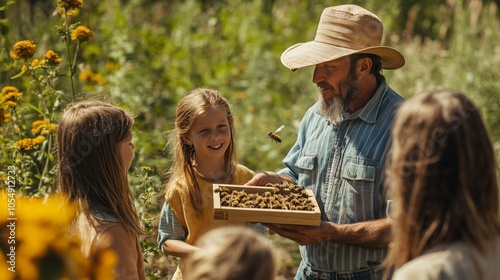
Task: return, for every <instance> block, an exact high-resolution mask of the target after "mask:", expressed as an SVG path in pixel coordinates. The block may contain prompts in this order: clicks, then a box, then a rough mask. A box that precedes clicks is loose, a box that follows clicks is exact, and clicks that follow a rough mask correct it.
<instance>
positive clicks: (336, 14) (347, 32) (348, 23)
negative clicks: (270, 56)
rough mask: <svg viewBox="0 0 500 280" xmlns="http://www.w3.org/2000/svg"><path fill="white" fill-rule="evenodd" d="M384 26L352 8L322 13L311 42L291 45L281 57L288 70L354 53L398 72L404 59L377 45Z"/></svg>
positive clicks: (334, 7)
mask: <svg viewBox="0 0 500 280" xmlns="http://www.w3.org/2000/svg"><path fill="white" fill-rule="evenodd" d="M383 32H384V26H383V24H382V21H381V20H380V19H379V18H378V17H377V16H376V15H375V14H373V13H372V12H370V11H367V10H365V9H363V8H361V7H359V6H356V5H340V6H333V7H328V8H326V9H324V10H323V13H322V14H321V18H320V20H319V24H318V29H317V31H316V37H315V38H314V41H311V42H306V43H299V44H295V45H293V46H291V47H289V48H288V49H286V50H285V51H284V52H283V54H282V55H281V62H282V63H283V65H285V66H286V67H288V68H290V70H292V71H294V70H296V69H299V68H303V67H307V66H312V65H317V64H320V63H323V62H327V61H332V60H335V59H338V58H341V57H344V56H348V55H351V54H355V53H368V54H375V55H378V56H379V57H380V60H381V63H382V68H384V69H398V68H401V67H402V66H403V65H404V64H405V58H404V56H403V54H401V53H400V52H399V51H398V50H396V49H394V48H391V47H387V46H381V43H382V34H383Z"/></svg>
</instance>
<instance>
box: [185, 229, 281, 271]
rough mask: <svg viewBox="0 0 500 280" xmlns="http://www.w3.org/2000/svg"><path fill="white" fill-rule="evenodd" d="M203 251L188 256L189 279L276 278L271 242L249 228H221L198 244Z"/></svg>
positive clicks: (212, 231)
mask: <svg viewBox="0 0 500 280" xmlns="http://www.w3.org/2000/svg"><path fill="white" fill-rule="evenodd" d="M195 245H196V246H197V247H199V248H200V250H197V251H195V252H193V254H191V255H190V256H189V257H188V258H187V259H186V267H188V268H189V269H188V270H187V271H186V272H185V275H184V279H186V280H273V279H274V274H275V260H274V256H273V251H272V248H271V245H270V241H269V240H267V239H266V238H265V237H264V236H262V235H260V234H255V231H254V230H252V229H249V228H245V227H227V228H217V229H214V230H211V231H209V232H208V233H206V234H204V235H203V236H202V237H201V238H200V239H198V241H197V242H196V243H195Z"/></svg>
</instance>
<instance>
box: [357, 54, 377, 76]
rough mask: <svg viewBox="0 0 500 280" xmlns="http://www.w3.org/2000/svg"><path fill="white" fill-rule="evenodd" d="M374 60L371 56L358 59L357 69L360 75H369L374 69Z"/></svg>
mask: <svg viewBox="0 0 500 280" xmlns="http://www.w3.org/2000/svg"><path fill="white" fill-rule="evenodd" d="M372 63H373V62H372V60H371V59H370V58H369V57H363V58H360V59H359V60H358V63H357V65H356V70H357V72H358V75H360V76H361V75H368V74H370V71H371V70H372Z"/></svg>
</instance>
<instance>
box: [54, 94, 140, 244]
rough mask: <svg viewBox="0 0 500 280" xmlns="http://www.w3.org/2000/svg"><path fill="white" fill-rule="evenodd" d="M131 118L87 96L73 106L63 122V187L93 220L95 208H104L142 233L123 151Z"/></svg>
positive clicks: (60, 166) (60, 139) (60, 138)
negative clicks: (125, 169)
mask: <svg viewBox="0 0 500 280" xmlns="http://www.w3.org/2000/svg"><path fill="white" fill-rule="evenodd" d="M133 122H134V121H133V118H132V117H131V116H130V115H128V114H127V113H126V112H125V111H124V110H122V109H120V108H118V107H115V106H113V105H111V104H109V103H105V102H101V101H83V102H80V103H76V104H74V105H72V106H70V107H69V108H68V109H67V110H66V111H65V112H64V114H63V115H62V117H61V120H60V122H59V130H58V137H57V144H58V153H57V154H58V169H59V170H58V171H59V188H60V190H61V193H62V194H63V195H65V196H66V197H67V199H68V200H69V201H70V202H72V203H76V204H77V205H78V206H79V207H78V208H79V211H80V212H81V213H84V214H85V215H86V216H87V218H88V219H89V221H92V219H91V215H92V214H91V212H92V211H99V212H104V213H108V214H112V215H114V216H115V217H116V218H118V219H119V220H120V221H121V222H123V224H124V225H125V227H126V228H127V229H128V230H130V231H131V232H135V233H137V234H141V233H142V232H143V231H142V230H141V228H140V226H139V218H138V216H137V212H136V209H135V205H134V198H133V197H132V193H131V191H130V188H129V184H128V180H127V174H126V172H124V167H123V164H122V159H121V156H120V150H119V144H120V143H121V142H122V141H123V140H125V138H126V137H128V136H129V135H130V133H131V127H132V124H133Z"/></svg>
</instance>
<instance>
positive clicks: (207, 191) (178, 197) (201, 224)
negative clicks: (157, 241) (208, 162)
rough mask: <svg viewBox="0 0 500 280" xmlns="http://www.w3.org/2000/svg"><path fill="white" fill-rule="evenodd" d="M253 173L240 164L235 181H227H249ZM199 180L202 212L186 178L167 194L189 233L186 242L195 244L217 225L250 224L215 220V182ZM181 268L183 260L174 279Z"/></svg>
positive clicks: (171, 205)
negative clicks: (188, 186)
mask: <svg viewBox="0 0 500 280" xmlns="http://www.w3.org/2000/svg"><path fill="white" fill-rule="evenodd" d="M253 175H254V172H253V171H252V170H250V169H248V168H247V167H245V166H243V165H241V164H238V166H237V167H236V175H235V176H234V180H233V182H225V183H226V184H236V185H242V184H244V183H246V182H248V181H249V180H250V179H251V178H252V177H253ZM197 180H198V185H199V186H200V191H201V196H202V204H203V205H202V208H201V209H202V211H201V213H200V214H197V213H196V211H195V208H194V207H193V204H192V202H191V198H190V195H189V192H188V188H187V186H186V181H185V180H179V181H178V182H177V183H176V184H175V185H172V186H171V187H170V188H169V189H168V191H167V194H166V196H165V199H166V202H167V203H168V204H169V205H170V207H171V208H172V211H173V212H174V214H175V217H176V218H177V220H178V221H179V223H180V224H181V225H182V227H183V228H184V230H185V231H186V233H187V237H186V240H184V241H185V242H186V243H188V244H191V245H192V244H194V243H195V242H196V240H198V238H200V237H201V236H202V235H203V234H204V233H206V232H207V231H209V230H211V229H214V228H217V227H222V226H229V225H243V226H250V223H248V222H234V221H224V220H215V219H214V217H213V208H214V205H213V204H214V202H213V183H212V182H208V181H206V180H204V179H203V178H202V177H200V176H198V177H197ZM181 270H182V265H181V261H179V267H178V268H177V271H176V273H175V275H174V277H173V278H172V279H176V280H179V279H182V273H181Z"/></svg>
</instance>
